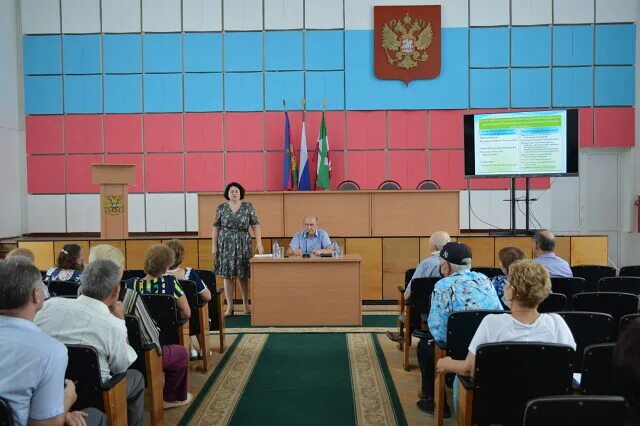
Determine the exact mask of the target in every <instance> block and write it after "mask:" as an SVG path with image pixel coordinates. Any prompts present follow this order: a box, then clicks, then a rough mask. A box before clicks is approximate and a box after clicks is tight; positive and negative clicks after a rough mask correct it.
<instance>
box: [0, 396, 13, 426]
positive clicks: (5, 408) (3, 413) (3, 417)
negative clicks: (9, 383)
mask: <svg viewBox="0 0 640 426" xmlns="http://www.w3.org/2000/svg"><path fill="white" fill-rule="evenodd" d="M0 426H13V417H11V408H10V407H9V404H7V403H6V401H5V400H4V399H2V398H0Z"/></svg>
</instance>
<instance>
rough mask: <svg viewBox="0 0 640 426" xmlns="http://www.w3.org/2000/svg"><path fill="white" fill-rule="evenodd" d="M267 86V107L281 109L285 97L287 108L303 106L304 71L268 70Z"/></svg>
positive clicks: (271, 109) (273, 109)
mask: <svg viewBox="0 0 640 426" xmlns="http://www.w3.org/2000/svg"><path fill="white" fill-rule="evenodd" d="M265 86H266V87H265V92H266V93H265V109H267V110H269V111H281V110H282V109H283V107H282V100H283V99H284V100H286V101H287V109H301V108H302V104H301V100H302V98H303V97H304V73H302V72H296V71H285V72H268V73H266V75H265ZM340 87H342V85H340Z"/></svg>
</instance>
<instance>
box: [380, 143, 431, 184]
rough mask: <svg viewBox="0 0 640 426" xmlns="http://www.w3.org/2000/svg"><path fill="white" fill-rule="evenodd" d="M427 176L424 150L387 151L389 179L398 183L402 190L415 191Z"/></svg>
mask: <svg viewBox="0 0 640 426" xmlns="http://www.w3.org/2000/svg"><path fill="white" fill-rule="evenodd" d="M428 175H429V173H428V170H427V152H426V151H425V150H421V151H389V179H391V180H395V181H396V182H398V183H399V184H400V186H401V187H402V189H416V188H417V187H418V184H419V183H420V182H422V181H423V180H425V179H426V178H427V176H428Z"/></svg>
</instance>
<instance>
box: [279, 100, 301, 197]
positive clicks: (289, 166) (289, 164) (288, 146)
mask: <svg viewBox="0 0 640 426" xmlns="http://www.w3.org/2000/svg"><path fill="white" fill-rule="evenodd" d="M282 169H283V174H282V189H287V190H292V189H293V188H294V186H295V184H296V181H297V180H298V169H297V166H296V155H295V153H294V152H293V144H292V143H291V125H290V123H289V113H288V112H287V111H286V110H285V111H284V162H283V164H282Z"/></svg>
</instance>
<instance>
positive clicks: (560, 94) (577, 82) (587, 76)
mask: <svg viewBox="0 0 640 426" xmlns="http://www.w3.org/2000/svg"><path fill="white" fill-rule="evenodd" d="M592 105H593V67H570V68H554V69H553V106H554V107H580V106H592Z"/></svg>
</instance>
